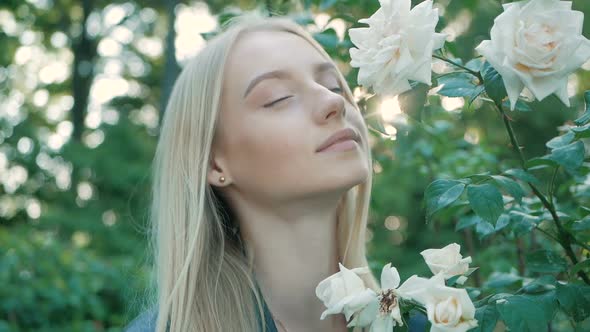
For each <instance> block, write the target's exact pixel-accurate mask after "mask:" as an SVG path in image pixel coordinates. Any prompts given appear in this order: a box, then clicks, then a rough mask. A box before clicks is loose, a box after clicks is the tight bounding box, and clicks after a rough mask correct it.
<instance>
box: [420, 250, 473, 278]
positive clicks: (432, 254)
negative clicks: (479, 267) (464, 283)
mask: <svg viewBox="0 0 590 332" xmlns="http://www.w3.org/2000/svg"><path fill="white" fill-rule="evenodd" d="M460 250H461V246H460V245H458V244H457V243H451V244H449V245H448V246H446V247H444V248H441V249H426V250H424V251H422V252H421V253H420V254H421V255H422V257H424V261H425V262H426V264H427V265H428V268H430V271H432V273H433V274H438V273H443V275H444V277H445V279H449V278H450V277H452V276H455V275H460V274H464V273H466V272H467V270H468V269H469V263H471V257H465V258H462V256H461V254H460Z"/></svg>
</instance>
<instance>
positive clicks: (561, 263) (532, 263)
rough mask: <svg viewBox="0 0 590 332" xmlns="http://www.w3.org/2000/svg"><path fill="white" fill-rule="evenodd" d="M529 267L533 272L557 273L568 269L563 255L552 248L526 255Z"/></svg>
mask: <svg viewBox="0 0 590 332" xmlns="http://www.w3.org/2000/svg"><path fill="white" fill-rule="evenodd" d="M526 262H527V267H528V268H529V270H531V271H533V272H541V273H557V272H562V271H565V270H567V262H566V261H565V259H563V257H561V256H559V255H558V254H557V253H555V252H554V251H551V250H544V249H541V250H536V251H533V252H531V253H528V254H527V255H526Z"/></svg>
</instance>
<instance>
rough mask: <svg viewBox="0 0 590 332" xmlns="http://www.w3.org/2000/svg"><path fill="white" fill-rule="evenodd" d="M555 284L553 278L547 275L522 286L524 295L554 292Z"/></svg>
mask: <svg viewBox="0 0 590 332" xmlns="http://www.w3.org/2000/svg"><path fill="white" fill-rule="evenodd" d="M556 282H557V281H556V280H555V277H554V276H552V275H550V274H547V275H544V276H541V277H539V278H537V279H535V280H533V281H531V282H529V283H528V284H526V285H525V286H523V290H524V291H525V292H526V293H539V292H546V291H548V290H554V289H555V283H556ZM554 295H555V294H554Z"/></svg>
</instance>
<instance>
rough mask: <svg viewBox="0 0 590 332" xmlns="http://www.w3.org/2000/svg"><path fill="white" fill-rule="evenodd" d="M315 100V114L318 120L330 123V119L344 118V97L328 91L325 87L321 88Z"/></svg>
mask: <svg viewBox="0 0 590 332" xmlns="http://www.w3.org/2000/svg"><path fill="white" fill-rule="evenodd" d="M321 90H322V91H320V92H318V94H317V95H318V97H317V99H316V113H317V117H318V120H319V121H320V122H322V121H330V118H332V117H336V118H338V117H339V116H340V117H344V116H345V115H346V107H345V102H344V97H343V96H342V95H341V94H339V93H336V92H333V91H331V90H329V89H328V88H326V87H322V88H321Z"/></svg>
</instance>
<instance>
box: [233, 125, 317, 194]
mask: <svg viewBox="0 0 590 332" xmlns="http://www.w3.org/2000/svg"><path fill="white" fill-rule="evenodd" d="M250 128H252V129H251V130H248V131H247V132H244V133H242V135H240V137H239V138H236V140H235V141H234V142H233V146H232V148H231V152H230V155H231V163H232V165H233V166H232V172H233V173H234V174H235V176H236V177H237V180H238V181H241V182H242V183H243V184H246V183H251V184H252V185H255V186H261V185H264V183H266V182H274V183H276V182H277V181H279V182H280V181H285V180H286V181H288V180H289V178H293V177H295V176H298V175H300V174H301V172H302V171H305V170H304V167H306V165H307V167H309V163H310V157H311V153H312V152H313V145H312V144H310V143H309V141H308V137H306V136H304V135H301V132H305V131H302V130H300V128H299V127H298V126H296V125H294V124H293V125H291V126H289V125H287V126H285V125H284V124H283V125H282V126H278V125H277V124H274V123H273V124H264V125H263V124H261V123H260V122H259V123H258V125H257V126H252V127H250Z"/></svg>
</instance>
